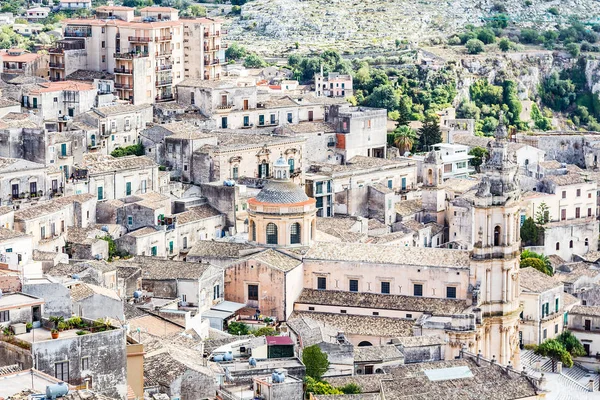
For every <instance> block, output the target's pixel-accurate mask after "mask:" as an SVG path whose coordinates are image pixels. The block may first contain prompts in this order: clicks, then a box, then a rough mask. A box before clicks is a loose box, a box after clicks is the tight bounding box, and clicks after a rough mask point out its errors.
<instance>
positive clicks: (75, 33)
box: [64, 28, 92, 38]
mask: <svg viewBox="0 0 600 400" xmlns="http://www.w3.org/2000/svg"><path fill="white" fill-rule="evenodd" d="M91 36H92V28H89V29H81V30H66V31H65V34H64V37H65V38H74V37H91Z"/></svg>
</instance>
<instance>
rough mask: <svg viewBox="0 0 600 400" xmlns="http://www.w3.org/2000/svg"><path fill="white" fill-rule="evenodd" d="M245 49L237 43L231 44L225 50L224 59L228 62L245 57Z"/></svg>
mask: <svg viewBox="0 0 600 400" xmlns="http://www.w3.org/2000/svg"><path fill="white" fill-rule="evenodd" d="M246 53H247V51H246V48H245V47H244V46H242V45H240V44H238V43H237V42H233V43H231V44H230V45H229V47H228V48H227V50H225V58H227V59H228V60H240V59H242V58H244V57H246Z"/></svg>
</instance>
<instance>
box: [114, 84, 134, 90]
mask: <svg viewBox="0 0 600 400" xmlns="http://www.w3.org/2000/svg"><path fill="white" fill-rule="evenodd" d="M115 89H133V86H131V85H129V84H126V83H115Z"/></svg>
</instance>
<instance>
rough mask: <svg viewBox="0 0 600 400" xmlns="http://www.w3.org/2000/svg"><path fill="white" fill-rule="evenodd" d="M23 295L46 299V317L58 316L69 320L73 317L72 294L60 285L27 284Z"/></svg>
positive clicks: (44, 311)
mask: <svg viewBox="0 0 600 400" xmlns="http://www.w3.org/2000/svg"><path fill="white" fill-rule="evenodd" d="M23 293H26V294H29V295H32V296H36V297H40V298H42V299H44V301H45V304H44V310H43V315H44V316H48V315H58V316H62V317H64V318H69V317H71V315H72V308H73V307H72V302H71V292H70V291H69V289H67V288H66V287H65V286H64V285H62V284H60V283H39V284H33V285H28V284H25V285H23Z"/></svg>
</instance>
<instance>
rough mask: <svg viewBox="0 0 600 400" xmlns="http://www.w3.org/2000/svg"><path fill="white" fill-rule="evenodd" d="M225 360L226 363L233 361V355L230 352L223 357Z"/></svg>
mask: <svg viewBox="0 0 600 400" xmlns="http://www.w3.org/2000/svg"><path fill="white" fill-rule="evenodd" d="M223 360H225V361H231V360H233V354H232V353H231V352H230V351H228V352H227V353H225V355H224V356H223Z"/></svg>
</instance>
